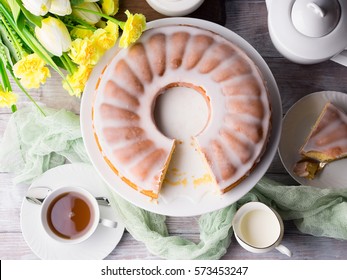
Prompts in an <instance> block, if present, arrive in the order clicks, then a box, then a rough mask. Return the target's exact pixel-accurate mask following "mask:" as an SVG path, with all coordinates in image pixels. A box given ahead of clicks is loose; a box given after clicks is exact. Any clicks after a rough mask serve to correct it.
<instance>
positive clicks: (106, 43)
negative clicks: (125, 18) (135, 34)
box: [90, 21, 119, 53]
mask: <svg viewBox="0 0 347 280" xmlns="http://www.w3.org/2000/svg"><path fill="white" fill-rule="evenodd" d="M118 36H119V31H118V25H117V24H115V23H113V22H111V21H108V22H107V26H106V27H105V28H104V29H102V28H99V29H97V30H96V31H94V34H93V35H92V36H91V37H90V39H91V40H92V41H93V42H94V44H95V45H96V46H97V48H98V50H99V51H100V52H102V53H103V52H105V51H107V50H108V49H110V48H112V47H113V46H114V45H115V44H116V42H117V39H118Z"/></svg>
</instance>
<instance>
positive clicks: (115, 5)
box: [101, 0, 119, 16]
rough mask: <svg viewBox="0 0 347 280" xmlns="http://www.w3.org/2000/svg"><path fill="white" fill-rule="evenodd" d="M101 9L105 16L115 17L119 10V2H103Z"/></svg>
mask: <svg viewBox="0 0 347 280" xmlns="http://www.w3.org/2000/svg"><path fill="white" fill-rule="evenodd" d="M101 9H102V11H103V13H104V14H106V15H109V16H114V15H115V14H116V13H117V12H118V10H119V0H103V1H102V3H101Z"/></svg>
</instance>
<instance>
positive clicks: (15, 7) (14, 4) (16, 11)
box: [7, 0, 20, 21]
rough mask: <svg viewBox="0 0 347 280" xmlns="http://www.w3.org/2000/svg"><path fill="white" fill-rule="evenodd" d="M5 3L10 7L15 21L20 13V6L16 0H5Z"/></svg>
mask: <svg viewBox="0 0 347 280" xmlns="http://www.w3.org/2000/svg"><path fill="white" fill-rule="evenodd" d="M7 3H8V5H9V6H10V8H11V11H12V15H13V18H14V20H15V21H17V19H18V16H19V14H20V6H19V5H18V3H17V1H16V0H7Z"/></svg>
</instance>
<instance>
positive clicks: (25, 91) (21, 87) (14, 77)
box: [11, 73, 46, 117]
mask: <svg viewBox="0 0 347 280" xmlns="http://www.w3.org/2000/svg"><path fill="white" fill-rule="evenodd" d="M11 75H12V78H13V79H14V81H15V82H16V84H17V85H18V87H19V88H20V89H21V90H22V91H23V92H24V93H25V95H26V96H27V97H28V98H29V100H30V101H31V102H33V103H34V105H35V106H36V108H37V109H38V110H39V111H40V112H41V113H42V115H43V116H45V117H46V114H45V112H44V111H43V110H42V108H41V107H40V106H39V105H38V104H37V103H36V101H35V100H34V99H33V98H32V97H31V95H30V94H29V93H28V92H27V90H26V89H25V88H24V87H23V86H22V84H21V83H20V81H19V80H18V79H17V78H16V76H15V75H14V74H13V73H11Z"/></svg>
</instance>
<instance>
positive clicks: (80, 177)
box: [20, 163, 124, 260]
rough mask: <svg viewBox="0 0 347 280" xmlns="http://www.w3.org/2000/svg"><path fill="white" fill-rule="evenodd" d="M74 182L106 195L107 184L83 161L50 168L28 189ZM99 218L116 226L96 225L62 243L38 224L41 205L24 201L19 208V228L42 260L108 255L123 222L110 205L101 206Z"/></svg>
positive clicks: (98, 193) (99, 194) (53, 186)
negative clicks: (88, 234) (91, 231)
mask: <svg viewBox="0 0 347 280" xmlns="http://www.w3.org/2000/svg"><path fill="white" fill-rule="evenodd" d="M67 185H76V186H81V187H83V188H85V189H87V190H88V191H90V192H91V193H92V194H93V195H94V196H104V197H107V196H109V192H108V190H107V186H106V185H105V183H104V182H103V181H102V179H101V178H100V177H99V176H98V174H97V173H96V172H95V170H94V168H93V167H92V166H91V165H89V164H85V163H74V164H66V165H62V166H59V167H56V168H53V169H51V170H49V171H47V172H45V173H44V174H42V176H40V177H39V178H37V179H36V180H35V181H34V182H33V183H32V185H31V186H30V188H32V187H37V186H49V187H50V188H51V189H56V188H58V187H60V186H67ZM100 212H101V217H103V218H107V219H110V220H113V221H117V223H118V226H117V228H107V227H105V226H102V225H99V226H98V228H97V229H96V231H95V233H94V234H93V235H92V236H91V237H90V238H89V239H87V240H86V241H84V242H82V243H79V244H62V243H59V242H57V241H55V240H53V239H52V238H51V237H49V236H48V235H47V234H46V232H45V231H44V229H43V226H42V225H41V223H40V206H39V205H35V204H33V203H30V202H28V201H27V200H26V199H24V200H23V203H22V209H21V217H20V222H21V228H22V233H23V236H24V239H25V241H26V242H27V244H28V246H29V247H30V248H31V250H32V251H33V252H34V253H35V254H36V255H37V256H38V257H39V258H41V259H51V260H52V259H54V260H59V259H63V260H67V259H77V260H82V259H90V260H97V259H103V258H105V257H107V256H108V255H109V254H110V253H111V252H112V251H113V249H114V248H115V247H116V245H117V244H118V243H119V241H120V239H121V238H122V235H123V232H124V225H123V224H122V223H121V222H120V221H119V219H118V218H117V216H116V214H115V211H114V210H113V209H112V208H111V207H109V206H100Z"/></svg>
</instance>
